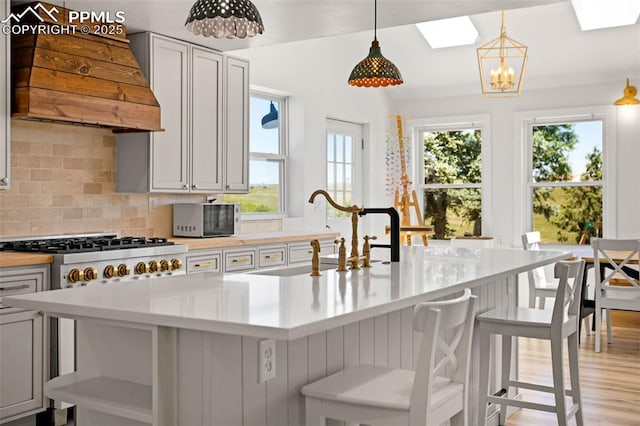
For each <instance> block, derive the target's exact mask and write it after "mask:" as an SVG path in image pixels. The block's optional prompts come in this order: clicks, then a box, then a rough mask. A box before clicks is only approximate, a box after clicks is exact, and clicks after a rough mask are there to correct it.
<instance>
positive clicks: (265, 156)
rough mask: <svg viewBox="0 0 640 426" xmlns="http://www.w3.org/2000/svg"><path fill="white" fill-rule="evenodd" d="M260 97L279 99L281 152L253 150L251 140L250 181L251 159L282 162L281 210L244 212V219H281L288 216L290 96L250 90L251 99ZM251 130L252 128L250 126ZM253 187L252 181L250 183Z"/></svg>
mask: <svg viewBox="0 0 640 426" xmlns="http://www.w3.org/2000/svg"><path fill="white" fill-rule="evenodd" d="M251 98H260V99H265V100H278V102H279V105H280V109H279V110H278V120H279V151H280V153H279V154H272V153H266V152H257V151H251V140H249V181H250V176H251V161H252V160H254V161H274V162H278V163H280V176H279V181H280V210H279V211H278V212H254V213H252V212H246V213H244V212H243V213H242V215H241V218H242V220H266V219H280V218H283V217H287V186H286V184H287V173H286V170H287V157H288V148H289V143H288V140H289V121H288V118H289V114H288V112H289V109H288V106H289V105H288V103H289V97H288V96H284V95H279V94H276V93H271V92H269V91H264V90H251V91H250V92H249V99H251ZM249 132H251V128H249ZM249 187H251V183H249Z"/></svg>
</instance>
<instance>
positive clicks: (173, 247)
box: [0, 234, 187, 289]
mask: <svg viewBox="0 0 640 426" xmlns="http://www.w3.org/2000/svg"><path fill="white" fill-rule="evenodd" d="M0 244H2V247H1V249H2V250H11V251H21V252H32V253H51V254H53V259H54V260H53V267H52V271H51V288H52V289H59V288H68V287H80V286H86V285H93V284H108V283H112V282H120V281H129V280H136V279H141V278H151V277H163V276H171V275H182V274H184V273H185V270H184V269H183V265H184V262H185V256H186V252H187V246H186V245H182V244H174V243H173V242H171V241H167V239H166V238H145V237H121V238H119V237H118V236H117V235H115V234H86V235H77V236H56V237H46V238H41V239H32V240H5V241H3V242H2V243H0Z"/></svg>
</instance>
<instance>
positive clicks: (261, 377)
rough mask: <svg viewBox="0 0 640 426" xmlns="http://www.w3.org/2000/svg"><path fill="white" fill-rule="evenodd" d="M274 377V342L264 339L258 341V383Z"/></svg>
mask: <svg viewBox="0 0 640 426" xmlns="http://www.w3.org/2000/svg"><path fill="white" fill-rule="evenodd" d="M274 377H276V342H275V341H274V340H272V339H265V340H261V341H260V342H258V383H263V382H266V381H267V380H271V379H273V378H274Z"/></svg>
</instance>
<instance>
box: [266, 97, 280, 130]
mask: <svg viewBox="0 0 640 426" xmlns="http://www.w3.org/2000/svg"><path fill="white" fill-rule="evenodd" d="M277 127H278V110H277V109H276V106H275V105H274V104H273V101H271V105H270V106H269V112H268V113H267V114H265V116H264V117H262V128H263V129H276V128H277Z"/></svg>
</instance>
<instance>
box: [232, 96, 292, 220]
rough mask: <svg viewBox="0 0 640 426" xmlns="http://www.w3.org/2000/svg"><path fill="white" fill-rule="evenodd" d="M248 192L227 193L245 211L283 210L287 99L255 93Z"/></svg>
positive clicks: (252, 112)
mask: <svg viewBox="0 0 640 426" xmlns="http://www.w3.org/2000/svg"><path fill="white" fill-rule="evenodd" d="M249 111H250V116H249V137H250V140H249V151H250V153H249V193H248V194H243V195H236V194H225V196H224V201H225V202H227V203H239V204H240V208H241V211H242V212H243V213H254V214H259V213H262V214H283V213H284V212H285V205H284V200H285V196H284V189H285V188H284V182H285V174H284V173H285V163H286V146H287V144H286V135H287V127H286V126H287V120H286V117H287V113H286V112H287V99H286V98H284V97H278V96H272V95H267V94H262V93H255V92H254V93H252V94H251V98H250V105H249Z"/></svg>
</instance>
